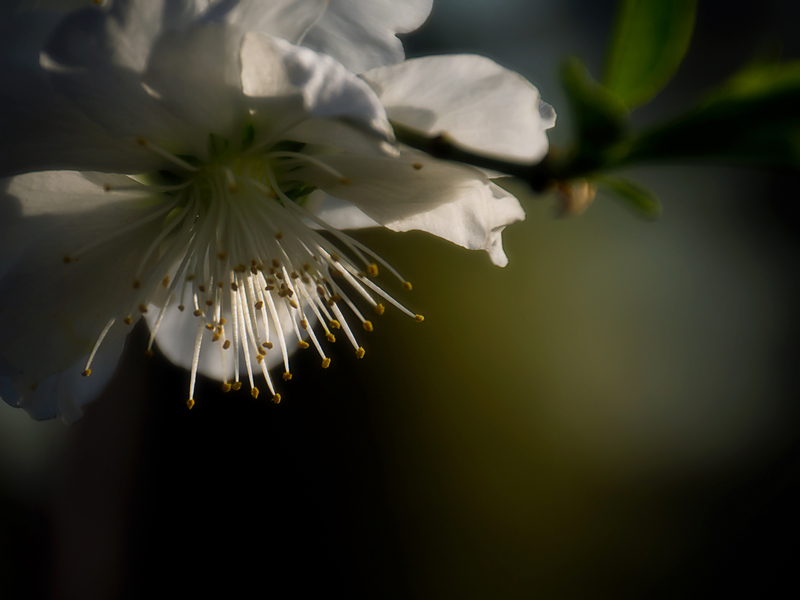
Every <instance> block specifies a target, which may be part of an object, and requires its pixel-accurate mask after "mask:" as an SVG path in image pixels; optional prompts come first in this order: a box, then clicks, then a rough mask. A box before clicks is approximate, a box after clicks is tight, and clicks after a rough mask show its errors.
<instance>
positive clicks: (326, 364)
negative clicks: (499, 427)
mask: <svg viewBox="0 0 800 600" xmlns="http://www.w3.org/2000/svg"><path fill="white" fill-rule="evenodd" d="M330 366H331V359H330V358H323V359H322V368H323V369H327V368H328V367H330Z"/></svg>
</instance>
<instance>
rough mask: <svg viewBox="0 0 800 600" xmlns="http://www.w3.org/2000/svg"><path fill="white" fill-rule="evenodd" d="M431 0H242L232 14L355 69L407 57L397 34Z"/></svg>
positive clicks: (421, 16) (413, 24)
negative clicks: (268, 0)
mask: <svg viewBox="0 0 800 600" xmlns="http://www.w3.org/2000/svg"><path fill="white" fill-rule="evenodd" d="M432 5H433V0H273V1H271V2H268V3H267V2H263V0H241V1H240V2H239V3H238V6H237V7H236V8H234V9H233V10H232V11H231V12H230V13H229V15H228V17H227V18H228V19H229V20H230V21H231V22H233V23H236V24H238V25H240V26H241V27H244V28H246V29H248V30H250V31H261V32H264V33H269V34H270V35H274V36H278V37H282V38H284V39H286V40H288V41H289V42H291V43H293V44H301V43H302V44H303V45H305V46H307V47H309V48H311V49H313V50H316V51H317V52H323V53H325V54H327V55H330V56H332V57H333V58H335V59H336V60H337V61H338V62H340V63H341V64H343V65H344V66H345V67H347V68H348V69H349V70H350V71H353V72H355V73H362V72H364V71H366V70H368V69H372V68H374V67H379V66H382V65H387V64H393V63H396V62H399V61H401V60H403V57H404V53H403V45H402V43H401V42H400V40H399V39H397V37H396V35H395V34H397V33H407V32H409V31H413V30H414V29H416V28H417V27H419V26H420V25H422V23H423V22H424V21H425V19H427V18H428V14H430V11H431V6H432Z"/></svg>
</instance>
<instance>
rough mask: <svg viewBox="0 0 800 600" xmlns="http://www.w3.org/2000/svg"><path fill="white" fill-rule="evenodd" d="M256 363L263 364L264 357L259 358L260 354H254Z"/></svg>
mask: <svg viewBox="0 0 800 600" xmlns="http://www.w3.org/2000/svg"><path fill="white" fill-rule="evenodd" d="M256 362H257V363H258V364H261V363H263V362H264V357H263V356H261V355H260V354H256Z"/></svg>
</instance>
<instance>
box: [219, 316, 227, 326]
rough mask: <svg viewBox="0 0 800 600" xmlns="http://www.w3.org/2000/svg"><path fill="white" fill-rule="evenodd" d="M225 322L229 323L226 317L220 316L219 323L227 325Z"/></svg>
mask: <svg viewBox="0 0 800 600" xmlns="http://www.w3.org/2000/svg"><path fill="white" fill-rule="evenodd" d="M225 323H227V321H226V320H225V317H220V318H219V324H220V325H225Z"/></svg>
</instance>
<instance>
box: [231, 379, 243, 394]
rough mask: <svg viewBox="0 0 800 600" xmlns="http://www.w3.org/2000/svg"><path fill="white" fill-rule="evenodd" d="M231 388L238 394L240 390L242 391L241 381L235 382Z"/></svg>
mask: <svg viewBox="0 0 800 600" xmlns="http://www.w3.org/2000/svg"><path fill="white" fill-rule="evenodd" d="M231 387H232V388H233V391H234V392H238V391H239V390H240V389H242V382H241V381H234V382H233V385H232V386H231Z"/></svg>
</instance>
